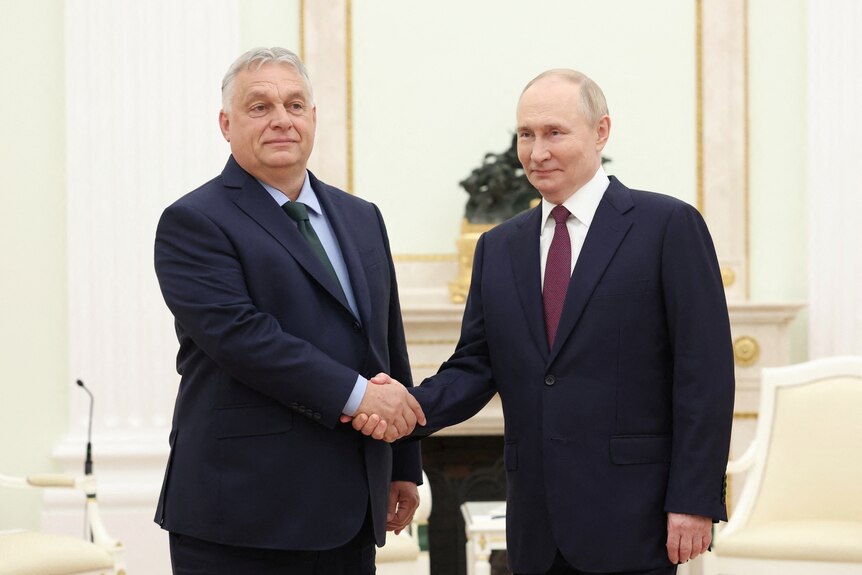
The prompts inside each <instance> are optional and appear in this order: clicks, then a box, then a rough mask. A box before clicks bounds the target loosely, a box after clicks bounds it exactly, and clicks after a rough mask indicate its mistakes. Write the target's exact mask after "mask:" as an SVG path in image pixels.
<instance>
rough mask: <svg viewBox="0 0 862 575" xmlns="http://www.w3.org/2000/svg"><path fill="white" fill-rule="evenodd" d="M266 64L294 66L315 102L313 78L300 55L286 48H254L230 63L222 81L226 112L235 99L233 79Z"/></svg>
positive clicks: (223, 105) (222, 100)
mask: <svg viewBox="0 0 862 575" xmlns="http://www.w3.org/2000/svg"><path fill="white" fill-rule="evenodd" d="M266 64H287V65H289V66H292V67H293V68H294V69H295V70H296V71H297V72H299V75H300V76H301V77H302V79H303V81H304V82H305V87H306V88H307V89H308V96H309V98H311V102H312V103H313V102H314V91H313V90H312V88H311V79H310V78H309V77H308V70H306V68H305V64H303V63H302V60H300V58H299V56H297V55H296V54H294V53H293V52H291V51H290V50H287V49H286V48H279V47H274V48H252V49H251V50H249V51H248V52H246V53H245V54H243V55H242V56H240V57H239V58H237V59H236V60H234V63H233V64H231V65H230V68H228V70H227V73H226V74H225V75H224V79H223V80H222V81H221V106H222V109H223V110H224V111H225V112H228V111H230V105H231V102H232V101H233V81H234V79H235V78H236V75H237V74H239V73H240V72H241V71H243V70H260V68H261V67H262V66H264V65H266Z"/></svg>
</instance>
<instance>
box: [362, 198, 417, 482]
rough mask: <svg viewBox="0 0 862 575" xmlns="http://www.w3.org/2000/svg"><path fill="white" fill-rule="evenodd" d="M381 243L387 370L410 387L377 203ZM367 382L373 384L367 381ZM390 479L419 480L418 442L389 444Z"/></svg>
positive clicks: (392, 272)
mask: <svg viewBox="0 0 862 575" xmlns="http://www.w3.org/2000/svg"><path fill="white" fill-rule="evenodd" d="M374 210H375V213H376V214H377V219H378V221H379V222H380V230H381V233H382V234H383V243H384V247H385V248H386V260H387V262H388V264H389V277H391V278H392V284H391V286H390V291H389V326H388V327H389V329H388V335H389V340H388V342H387V345H388V346H389V370H390V373H389V375H391V376H392V377H393V378H395V379H397V380H398V381H400V382H401V383H402V384H404V385H405V386H407V387H413V373H412V371H411V368H410V360H409V358H408V356H407V340H406V338H405V336H404V322H403V320H402V317H401V303H400V300H399V298H398V281H397V279H396V277H395V264H394V262H393V260H392V252H391V249H390V247H389V237H388V234H387V233H386V225H385V224H384V223H383V216H382V215H381V214H380V210H378V209H377V206H375V207H374ZM368 385H374V384H372V383H369V384H368ZM392 480H393V481H412V482H413V483H416V484H417V485H419V484H421V483H422V452H421V447H420V445H419V444H418V443H396V444H395V445H393V446H392Z"/></svg>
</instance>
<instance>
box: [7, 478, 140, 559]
mask: <svg viewBox="0 0 862 575" xmlns="http://www.w3.org/2000/svg"><path fill="white" fill-rule="evenodd" d="M0 487H12V488H21V489H44V488H64V489H75V490H77V491H80V492H82V493H83V494H84V495H85V496H86V498H87V503H86V509H87V522H88V525H89V528H90V532H91V533H92V542H90V541H87V540H85V539H78V538H75V537H70V536H68V535H59V534H53V533H44V532H31V531H23V530H13V531H2V532H0V573H2V574H3V575H109V574H110V575H125V572H126V571H125V561H124V548H123V545H122V543H120V542H119V541H117V540H115V539H112V538H111V537H110V536H109V535H108V532H107V531H106V530H105V526H104V525H103V524H102V521H101V518H100V517H99V508H98V503H97V501H96V479H95V477H94V476H93V475H82V476H77V477H76V476H71V475H31V476H29V477H12V476H9V475H0Z"/></svg>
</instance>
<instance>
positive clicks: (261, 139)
mask: <svg viewBox="0 0 862 575" xmlns="http://www.w3.org/2000/svg"><path fill="white" fill-rule="evenodd" d="M233 83H234V85H233V96H232V101H231V103H230V111H229V112H225V111H224V110H222V112H221V113H220V114H219V126H220V127H221V131H222V134H224V137H225V139H226V140H227V141H228V142H230V150H231V153H232V154H233V156H234V158H235V159H236V161H237V163H238V164H239V165H240V166H242V168H243V169H244V170H245V171H247V172H248V173H250V174H251V175H253V176H255V177H257V178H260V179H261V180H263V181H266V182H267V183H274V182H277V181H279V177H278V176H279V175H283V174H284V172H285V170H288V171H290V170H291V169H293V168H295V169H299V170H305V166H306V164H307V162H308V157H309V156H310V155H311V149H312V147H313V146H314V129H315V125H316V121H317V110H316V109H315V108H314V106H313V105H312V103H311V94H309V92H308V88H307V86H306V85H305V82H304V81H303V79H302V76H300V75H299V72H297V71H296V69H294V68H293V66H290V65H288V64H265V65H263V66H261V67H260V69H258V70H242V71H240V72H239V74H237V75H236V77H235V78H234V81H233Z"/></svg>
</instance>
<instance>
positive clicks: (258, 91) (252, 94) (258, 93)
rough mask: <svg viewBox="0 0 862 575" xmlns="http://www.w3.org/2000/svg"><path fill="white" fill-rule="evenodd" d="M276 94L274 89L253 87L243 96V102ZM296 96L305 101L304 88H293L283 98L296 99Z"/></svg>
mask: <svg viewBox="0 0 862 575" xmlns="http://www.w3.org/2000/svg"><path fill="white" fill-rule="evenodd" d="M277 94H278V92H277V91H276V90H267V89H264V88H254V89H252V90H250V91H249V92H248V93H247V94H246V95H245V98H243V102H250V101H252V100H256V99H259V98H265V99H268V98H270V97H271V96H273V95H277ZM296 98H300V99H301V100H303V101H307V100H308V96H307V94H306V93H305V91H304V90H294V91H292V92H289V93H288V94H287V97H286V98H285V99H286V100H294V99H296Z"/></svg>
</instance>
